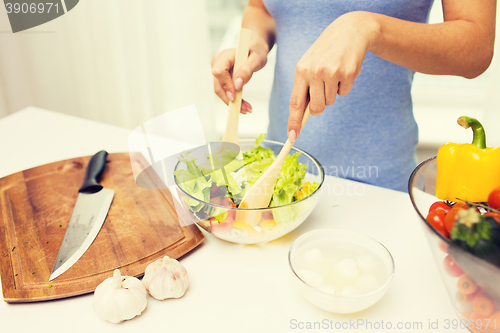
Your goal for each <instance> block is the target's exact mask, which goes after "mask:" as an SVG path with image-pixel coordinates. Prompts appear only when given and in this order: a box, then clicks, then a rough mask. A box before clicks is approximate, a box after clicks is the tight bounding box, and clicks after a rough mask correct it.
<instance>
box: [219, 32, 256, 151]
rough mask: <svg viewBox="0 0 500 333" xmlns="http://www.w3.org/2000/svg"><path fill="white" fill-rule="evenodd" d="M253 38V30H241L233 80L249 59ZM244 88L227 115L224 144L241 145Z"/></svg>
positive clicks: (238, 92)
mask: <svg viewBox="0 0 500 333" xmlns="http://www.w3.org/2000/svg"><path fill="white" fill-rule="evenodd" d="M251 36H252V30H249V29H245V28H241V29H240V33H239V35H238V43H237V45H236V54H235V56H234V58H235V59H234V67H233V78H234V74H235V73H237V72H238V70H239V69H240V68H241V66H242V65H243V64H244V63H245V61H246V60H247V58H248V52H249V51H250V38H251ZM242 92H243V88H241V89H240V90H238V91H236V94H235V96H234V101H232V102H229V112H228V113H227V123H226V132H225V133H224V137H223V138H222V141H223V142H232V143H235V144H237V145H238V146H239V145H240V141H239V140H238V120H239V117H240V111H241V101H242V98H241V94H242Z"/></svg>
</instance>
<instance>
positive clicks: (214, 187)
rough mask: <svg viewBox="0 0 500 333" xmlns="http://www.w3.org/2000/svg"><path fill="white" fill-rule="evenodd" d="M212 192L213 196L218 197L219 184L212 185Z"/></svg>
mask: <svg viewBox="0 0 500 333" xmlns="http://www.w3.org/2000/svg"><path fill="white" fill-rule="evenodd" d="M210 194H211V195H210V196H211V197H216V196H217V195H218V194H219V186H215V185H212V187H210Z"/></svg>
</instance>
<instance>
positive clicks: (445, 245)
mask: <svg viewBox="0 0 500 333" xmlns="http://www.w3.org/2000/svg"><path fill="white" fill-rule="evenodd" d="M438 246H439V249H440V250H441V251H443V252H444V253H446V254H448V243H446V242H443V241H441V240H440V241H439V242H438Z"/></svg>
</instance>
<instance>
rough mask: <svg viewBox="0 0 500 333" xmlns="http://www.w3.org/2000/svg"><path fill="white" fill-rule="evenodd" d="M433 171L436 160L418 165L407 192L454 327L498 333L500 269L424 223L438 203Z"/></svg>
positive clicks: (499, 324) (499, 327) (434, 171)
mask: <svg viewBox="0 0 500 333" xmlns="http://www.w3.org/2000/svg"><path fill="white" fill-rule="evenodd" d="M436 172H437V168H436V157H433V158H431V159H429V160H427V161H425V162H423V163H421V164H420V165H418V166H417V168H416V169H415V170H414V171H413V173H412V175H411V177H410V181H409V184H408V193H409V195H410V199H411V202H412V204H413V207H414V208H415V210H416V212H417V214H418V216H419V217H420V220H421V221H422V226H423V230H424V234H425V236H426V238H427V242H428V243H429V246H430V248H431V252H432V254H433V256H434V259H435V261H436V264H437V266H438V270H439V273H440V275H441V278H442V280H443V282H444V285H445V287H446V290H447V292H448V295H449V297H450V300H451V303H452V305H453V308H454V310H455V312H456V314H457V316H458V319H457V320H456V321H455V322H453V324H454V328H456V329H458V328H462V329H469V330H470V331H471V332H500V283H499V281H500V268H499V267H497V266H495V265H492V264H490V263H488V262H486V261H485V260H482V259H480V258H478V257H476V256H474V255H472V254H470V253H469V252H466V251H465V250H463V249H462V248H461V247H459V246H457V245H455V244H454V243H452V242H451V241H450V240H449V239H447V238H446V237H445V236H443V235H442V234H441V233H439V232H438V231H436V230H435V229H434V228H433V227H432V226H431V225H430V224H429V223H428V222H427V220H426V216H427V214H428V211H429V208H430V206H431V205H432V204H433V203H434V202H436V201H439V199H438V198H437V197H436ZM498 255H500V254H498Z"/></svg>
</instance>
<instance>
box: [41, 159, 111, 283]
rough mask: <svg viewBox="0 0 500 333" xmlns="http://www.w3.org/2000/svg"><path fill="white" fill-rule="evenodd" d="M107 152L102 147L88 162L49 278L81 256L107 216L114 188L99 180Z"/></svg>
mask: <svg viewBox="0 0 500 333" xmlns="http://www.w3.org/2000/svg"><path fill="white" fill-rule="evenodd" d="M107 156H108V153H107V152H106V151H104V150H101V151H100V152H98V153H96V154H95V155H94V156H92V158H91V159H90V161H89V164H88V165H87V170H86V172H85V179H84V181H83V185H82V187H80V189H79V190H78V199H77V201H76V204H75V208H73V214H72V215H71V219H70V220H69V224H68V227H67V229H66V234H65V235H64V239H63V241H62V243H61V247H60V248H59V253H58V254H57V259H56V262H55V263H54V268H52V274H51V275H50V278H49V281H52V280H53V279H55V278H56V277H58V276H59V275H61V274H62V273H64V272H65V271H66V270H67V269H68V268H70V267H71V266H73V264H74V263H75V262H77V261H78V259H80V257H81V256H82V255H83V254H84V253H85V251H87V249H88V248H89V247H90V245H91V244H92V242H93V241H94V239H95V238H96V237H97V234H98V233H99V230H101V227H102V225H103V224H104V220H106V216H107V215H108V210H109V207H110V206H111V202H112V201H113V197H114V195H115V191H114V190H110V189H106V188H103V187H102V185H100V184H99V181H98V180H99V178H100V177H101V174H102V172H103V171H104V168H105V166H106V157H107Z"/></svg>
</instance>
